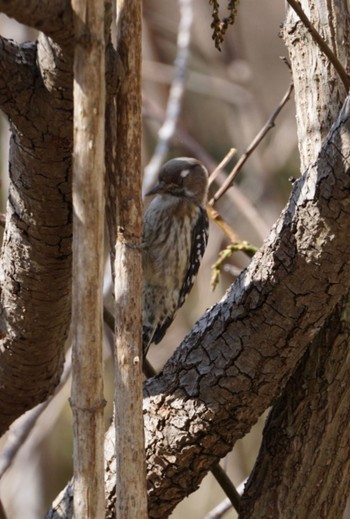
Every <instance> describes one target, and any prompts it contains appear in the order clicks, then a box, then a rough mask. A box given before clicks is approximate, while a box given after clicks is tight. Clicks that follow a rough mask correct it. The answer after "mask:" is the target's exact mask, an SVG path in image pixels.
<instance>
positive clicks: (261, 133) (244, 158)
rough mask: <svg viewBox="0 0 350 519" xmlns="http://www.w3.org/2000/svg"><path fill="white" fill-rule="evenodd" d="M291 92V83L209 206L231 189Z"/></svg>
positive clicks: (273, 124) (272, 125)
mask: <svg viewBox="0 0 350 519" xmlns="http://www.w3.org/2000/svg"><path fill="white" fill-rule="evenodd" d="M292 92H293V83H291V84H290V85H289V87H288V89H287V91H286V93H285V94H284V96H283V98H282V99H281V101H280V103H279V105H278V106H277V108H276V110H274V112H273V113H272V114H271V115H270V117H269V119H268V121H267V122H266V123H265V124H264V126H263V127H262V128H261V130H260V131H259V133H258V134H257V135H256V136H255V138H254V139H253V141H252V142H251V144H250V145H249V146H248V148H247V149H246V151H245V152H244V153H243V155H242V156H241V157H240V158H239V160H238V162H237V163H236V165H235V166H234V168H233V169H232V171H231V173H230V174H229V176H228V177H227V179H226V180H225V182H224V183H223V185H222V186H220V188H219V189H218V190H217V192H216V193H215V195H214V196H213V198H212V199H211V200H210V201H209V205H210V206H214V205H215V203H216V202H217V201H218V200H219V199H220V198H221V197H222V196H223V195H224V194H225V193H226V191H227V190H228V189H229V188H230V187H231V185H232V184H233V181H234V179H235V178H236V176H237V175H238V173H239V172H240V170H241V169H242V167H243V166H244V164H245V162H246V161H247V160H248V158H249V157H250V155H251V154H252V153H253V151H254V150H255V148H256V147H257V146H258V145H259V144H260V142H261V141H262V140H263V138H264V137H265V135H266V134H267V133H268V131H269V130H271V129H272V128H274V126H275V120H276V117H277V116H278V114H279V113H280V111H281V110H282V108H283V107H284V105H285V104H286V103H287V102H288V101H289V99H290V96H291V94H292Z"/></svg>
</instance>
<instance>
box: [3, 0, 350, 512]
mask: <svg viewBox="0 0 350 519" xmlns="http://www.w3.org/2000/svg"><path fill="white" fill-rule="evenodd" d="M37 3H38V2H31V6H33V5H34V4H37ZM15 4H16V5H18V4H19V2H13V4H11V2H8V1H4V0H2V1H1V0H0V9H1V10H3V11H4V12H6V9H10V8H9V6H10V5H15ZM58 4H59V2H52V6H57V5H58ZM327 4H329V5H334V6H336V7H338V8H339V5H340V4H339V3H338V5H336V2H332V1H331V2H327ZM312 5H314V4H312ZM21 7H22V9H21V20H22V21H25V20H24V16H25V11H26V9H25V8H24V6H23V4H22V5H21ZM9 14H11V13H9ZM12 15H14V16H15V15H16V13H12ZM16 16H17V15H16ZM18 16H19V15H18ZM50 20H52V18H50ZM26 21H27V23H28V24H29V25H31V22H30V14H28V18H27V19H26ZM50 23H53V22H50ZM327 23H328V22H327ZM33 25H34V26H35V23H33ZM44 30H45V28H44ZM295 30H296V31H297V30H301V27H300V25H298V24H297V25H296V26H295ZM50 31H51V29H50ZM303 34H304V33H303ZM345 35H346V33H345ZM333 38H334V36H333ZM299 40H300V36H299V35H297V36H296V37H295V45H298V44H299ZM305 41H306V43H304V45H302V46H301V47H300V49H301V52H303V49H304V51H305V49H306V47H307V50H308V46H309V45H311V43H310V42H309V41H308V40H305ZM344 41H345V40H344ZM347 41H349V39H347ZM58 42H59V38H55V41H52V40H50V39H48V38H47V37H44V36H41V37H40V39H39V42H38V44H37V45H34V44H33V45H32V44H26V45H22V46H17V45H15V44H13V43H11V42H8V41H6V40H0V72H1V74H0V105H1V107H2V109H3V110H4V111H5V112H6V113H7V114H8V115H9V116H10V117H11V120H12V134H13V136H12V142H11V158H10V161H11V164H10V176H11V186H10V195H9V206H8V221H7V227H6V233H5V240H4V244H3V248H2V256H1V262H2V265H1V266H2V272H3V280H2V295H1V298H2V299H1V305H2V306H1V323H0V324H1V330H2V334H3V338H2V345H1V349H0V355H1V358H0V365H1V370H0V416H1V427H2V429H1V430H2V431H3V430H5V429H6V428H7V427H8V426H9V424H10V423H11V421H12V420H13V419H14V418H15V417H16V416H18V415H19V414H21V413H22V412H23V411H24V410H25V409H27V408H29V407H31V406H32V405H34V404H35V403H37V402H39V401H40V400H42V399H44V398H45V397H46V396H47V394H49V393H50V392H52V390H53V388H54V386H55V384H56V383H57V381H58V378H59V371H60V367H61V364H62V360H63V343H64V340H65V337H66V335H67V329H68V323H69V317H70V284H71V205H70V196H71V191H70V170H71V142H72V121H71V116H72V92H71V84H72V72H71V71H72V58H71V52H70V49H68V48H65V47H64V46H62V45H63V44H62V43H60V44H59V43H58ZM335 45H336V44H335ZM346 45H347V44H345V45H344V47H345V48H346ZM340 52H343V51H342V50H339V53H340ZM348 55H349V54H347V56H348ZM293 59H294V58H293V56H292V61H293ZM320 59H321V60H322V59H323V58H322V57H321V58H320ZM316 63H317V64H319V61H318V60H316ZM325 64H326V67H330V65H329V64H328V63H325ZM300 77H302V72H300ZM311 81H313V79H312V78H310V82H311ZM322 84H324V81H322ZM338 95H339V97H335V99H333V98H328V100H327V103H328V104H332V106H334V109H333V108H332V114H331V115H330V116H329V121H333V120H335V123H334V125H333V127H332V129H331V130H330V133H329V134H328V136H327V137H326V139H325V140H324V141H323V138H324V136H325V134H326V133H327V132H328V128H329V123H327V124H328V126H327V125H325V124H324V120H325V119H324V118H322V117H321V119H320V121H319V123H318V124H319V126H320V127H321V130H322V137H320V138H317V140H318V143H319V144H318V150H317V152H316V154H315V155H313V156H312V158H311V157H309V156H308V153H309V152H308V151H306V152H305V153H302V164H303V169H304V166H305V167H306V165H308V166H309V167H308V169H307V171H306V172H305V174H304V175H303V177H302V178H300V179H299V180H298V181H297V182H295V184H294V186H293V190H292V194H291V197H290V201H289V203H288V205H287V207H286V209H285V210H284V211H283V212H282V215H281V217H280V218H279V220H278V221H277V223H276V224H275V226H274V227H273V229H272V231H271V234H270V236H269V238H268V239H267V240H266V241H265V243H264V245H263V247H262V248H261V250H260V251H259V252H258V253H257V254H256V256H255V257H254V259H253V260H252V262H251V264H250V266H249V267H248V269H246V270H245V271H244V272H243V273H242V274H241V276H240V277H239V279H238V280H237V282H236V283H235V284H234V285H233V286H232V287H231V288H230V289H229V290H228V292H227V294H226V296H225V297H224V298H223V299H222V301H221V302H219V303H218V304H217V305H215V306H214V307H213V308H211V309H210V310H209V311H208V312H207V313H206V314H205V315H204V316H203V318H202V319H200V320H199V321H198V322H197V324H196V325H195V327H194V329H193V330H192V332H191V333H190V334H189V335H188V336H187V338H186V339H185V341H184V342H183V344H182V346H181V347H180V348H179V349H178V350H177V352H176V353H175V355H174V356H173V357H172V358H171V359H170V360H169V362H168V363H167V364H166V366H165V368H164V369H163V371H162V373H160V374H159V375H158V376H157V377H155V378H153V379H151V380H149V381H148V382H147V383H146V384H145V388H144V391H145V393H144V420H145V431H146V462H147V477H148V492H149V516H150V517H154V518H156V517H158V518H165V517H167V516H168V515H169V513H170V512H171V511H172V509H173V508H174V507H175V506H176V504H177V503H178V502H179V501H181V499H183V497H185V496H186V495H188V494H189V493H190V492H192V491H193V490H195V489H196V488H197V487H198V485H199V483H200V481H201V480H202V478H203V477H204V475H205V474H206V473H207V472H208V470H209V469H210V467H211V466H212V465H214V464H215V463H217V461H218V460H219V459H220V458H221V457H223V456H224V455H225V454H226V453H227V452H228V451H229V450H231V448H232V446H233V444H234V442H235V441H236V439H238V438H239V437H241V436H243V435H244V434H245V433H246V432H247V431H248V430H249V429H250V427H251V426H252V424H253V423H254V422H255V421H256V420H257V418H258V417H259V416H260V414H261V413H262V412H263V411H264V410H265V409H266V408H267V407H268V406H269V405H271V404H272V403H273V402H274V401H275V400H276V397H277V396H278V395H279V394H280V393H281V392H282V391H283V388H284V387H285V385H286V383H287V382H288V380H289V379H290V377H291V375H293V373H294V372H295V369H296V367H297V366H298V365H299V363H300V361H301V360H302V359H306V357H304V355H305V354H306V351H307V349H308V348H309V346H310V344H314V342H313V341H316V340H317V338H318V337H319V338H320V339H321V338H322V337H323V338H324V339H323V342H324V343H325V346H324V347H325V348H326V347H329V343H328V341H329V340H330V341H333V339H334V338H333V336H332V335H331V336H330V337H329V335H327V334H326V333H324V326H325V325H326V322H327V318H328V317H329V316H330V315H331V314H332V313H333V312H335V311H336V308H337V305H338V304H339V303H340V302H341V301H342V299H343V297H344V296H345V295H346V294H347V293H348V291H349V284H350V277H349V274H350V272H349V270H350V262H349V259H350V243H349V239H348V236H349V226H350V221H349V212H350V199H349V189H350V178H349V166H350V160H349V150H350V100H349V99H346V101H345V104H344V108H343V110H342V111H341V113H340V114H339V115H338V113H339V107H340V105H341V104H342V100H343V98H344V93H340V94H338V93H337V94H336V96H338ZM335 101H336V103H335V104H334V102H335ZM317 106H318V104H317ZM318 113H319V112H318V111H317V114H318ZM313 114H314V112H312V111H311V112H310V117H311V115H313ZM299 119H300V117H299V116H298V122H299ZM327 120H328V119H327ZM312 138H313V133H312V131H311V123H310V128H309V129H308V130H307V131H303V132H302V133H300V139H308V140H310V139H312ZM321 142H323V145H322V148H321V149H320V144H321ZM304 157H307V159H306V160H304ZM308 159H310V160H308ZM53 230H54V231H53ZM342 315H344V313H343V314H342ZM33 323H34V324H35V326H33ZM341 326H343V328H341V330H343V331H344V333H346V334H347V328H346V326H347V325H345V324H344V322H343V321H342V324H341ZM323 333H324V334H323ZM322 334H323V335H322ZM338 340H339V339H338ZM326 343H327V345H326ZM335 343H336V341H335ZM337 344H338V343H337ZM342 344H343V343H342ZM344 344H345V343H344ZM342 349H344V348H342V347H340V348H332V352H333V351H339V350H342ZM313 351H315V348H314V347H313V348H312V349H311V350H310V355H312V352H313ZM317 351H318V350H317V349H316V352H317ZM322 358H323V357H322ZM340 365H341V364H338V363H336V364H335V366H340ZM312 366H313V369H312ZM317 366H319V365H318V364H316V363H315V360H314V358H313V360H312V365H311V372H315V370H316V372H317V371H318V372H321V370H320V369H319V368H318V367H317ZM322 366H323V367H322V369H323V370H324V373H328V371H327V369H328V368H327V365H326V363H324V364H323V365H322ZM344 369H345V368H344ZM307 373H310V371H309V372H307V371H305V372H304V371H303V376H305V374H306V375H307ZM333 373H334V374H336V371H334V372H333ZM341 373H342V375H341V377H343V373H344V371H343V370H341ZM308 380H309V378H308ZM327 380H328V375H326V376H325V379H324V383H325V384H327ZM341 380H342V379H341ZM334 381H336V376H335V377H334ZM320 383H321V385H320ZM290 384H293V379H292V380H291V381H290ZM340 386H341V384H340ZM294 387H295V386H292V388H294ZM324 387H325V386H322V381H320V380H316V381H314V382H312V383H311V385H310V392H309V393H310V394H311V393H315V394H316V395H318V393H319V392H320V393H321V395H322V397H323V398H324V399H325V398H326V395H325V390H324V389H323V388H324ZM327 387H329V386H327ZM293 391H294V392H296V389H293ZM295 402H297V399H296V400H293V405H294V403H295ZM323 402H325V400H323ZM329 402H330V403H331V405H330V406H328V405H327V406H326V408H327V412H329V413H330V414H329V415H327V416H340V417H346V412H345V410H344V409H343V410H341V409H340V408H339V411H338V410H336V409H335V408H333V411H334V414H331V409H332V405H333V403H334V399H333V397H332V398H330V400H329ZM316 409H317V410H318V409H319V408H318V407H316ZM338 413H339V414H338ZM294 414H295V413H294ZM272 416H276V415H272ZM293 416H294V415H293ZM303 416H304V418H305V415H303ZM281 418H283V416H282V417H281ZM321 418H322V417H321ZM278 419H279V420H280V418H278ZM342 419H343V418H341V420H340V422H339V423H342ZM281 423H282V422H281ZM322 423H323V424H324V425H327V428H328V429H329V425H328V422H327V424H325V422H324V421H323V422H322ZM294 426H295V427H297V424H294ZM312 427H313V423H311V422H310V424H309V429H310V430H312ZM322 427H323V426H322ZM306 429H308V428H307V427H306ZM314 430H316V428H315V429H314ZM324 430H326V429H325V428H324ZM329 430H330V429H329ZM282 433H283V434H285V433H284V431H282ZM306 433H307V431H305V437H307V436H306ZM284 438H285V436H284ZM339 438H340V439H341V448H343V443H342V442H343V439H344V436H339ZM332 449H333V447H332ZM332 452H334V451H333V450H331V451H330V453H332ZM343 452H344V453H345V454H346V451H345V448H344V451H343ZM105 454H106V474H105V476H106V497H107V510H106V517H113V516H114V514H115V470H116V459H115V443H114V427H112V428H111V429H110V430H109V431H108V433H107V436H106V443H105ZM320 454H322V453H321V452H320ZM308 459H309V458H308ZM330 459H331V462H332V461H333V460H332V458H331V457H329V458H328V460H330ZM287 461H289V460H287ZM337 461H339V460H337ZM308 463H309V461H308ZM309 466H311V464H310V463H309ZM320 466H321V465H320ZM338 466H339V467H340V466H341V465H338ZM305 467H307V464H306V465H305ZM343 467H344V465H343ZM330 474H333V468H332V471H330ZM340 476H341V475H340V474H339V471H338V472H337V475H336V478H337V481H340ZM283 488H284V487H282V489H283ZM325 488H326V487H325ZM293 492H294V490H293ZM294 495H297V494H294ZM328 499H331V496H329V495H328ZM47 517H50V518H55V519H58V518H60V519H62V518H63V517H67V518H68V517H72V487H71V485H68V487H67V488H66V489H65V491H63V492H62V493H61V494H60V496H58V498H57V500H56V502H55V504H54V506H53V508H52V509H51V510H50V512H49V513H48V514H47Z"/></svg>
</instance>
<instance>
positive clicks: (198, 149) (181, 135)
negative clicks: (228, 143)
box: [143, 97, 269, 241]
mask: <svg viewBox="0 0 350 519" xmlns="http://www.w3.org/2000/svg"><path fill="white" fill-rule="evenodd" d="M143 102H144V114H145V116H147V115H148V116H150V117H152V118H153V119H156V120H162V119H163V111H162V110H161V109H160V108H159V107H158V106H157V105H156V104H155V103H153V102H152V101H151V100H150V99H149V98H145V97H144V98H143ZM175 136H176V137H177V138H178V139H179V140H180V141H181V143H182V145H184V146H185V147H186V148H187V149H188V150H189V151H190V152H191V154H192V155H193V156H194V157H198V158H199V160H201V161H202V162H203V164H205V165H206V166H207V167H208V169H209V170H215V169H216V166H217V163H216V161H215V160H214V158H213V157H212V156H211V155H210V154H209V153H208V152H207V150H206V149H204V148H203V146H201V145H200V144H199V143H198V142H197V141H196V140H195V139H194V138H193V137H192V136H191V135H190V134H189V133H188V132H187V131H186V130H185V129H184V128H181V127H180V126H178V127H177V128H176V130H175ZM217 178H218V180H219V182H222V183H223V182H224V180H225V178H226V177H224V174H223V173H222V172H221V171H219V172H218V176H217ZM227 196H228V197H229V199H230V201H231V202H232V204H233V205H235V206H237V207H239V208H240V211H241V212H242V214H243V215H244V216H245V217H246V218H247V220H248V221H249V223H250V224H251V226H252V227H253V229H254V230H255V231H256V232H257V233H258V235H259V236H260V237H261V238H262V239H264V238H265V236H266V234H267V232H268V230H269V226H268V225H267V224H266V223H265V222H264V221H263V219H262V216H261V215H259V214H258V213H257V210H256V209H255V207H254V206H253V205H252V203H251V201H250V200H249V199H248V198H247V197H246V196H245V195H244V193H242V192H241V191H239V188H236V187H235V186H233V188H232V189H231V190H230V191H228V193H227ZM207 210H208V212H209V216H210V217H211V218H212V220H213V221H215V223H216V224H218V225H219V227H221V229H222V231H223V232H224V233H225V234H226V236H227V237H228V238H229V240H230V241H240V240H239V237H238V235H237V234H236V233H235V232H234V231H233V229H232V228H231V227H230V226H229V224H227V222H225V221H224V219H223V217H222V216H221V215H220V214H219V212H218V211H217V210H216V209H215V210H214V209H213V208H210V207H209V206H207Z"/></svg>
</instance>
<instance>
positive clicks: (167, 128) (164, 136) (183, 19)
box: [143, 0, 193, 193]
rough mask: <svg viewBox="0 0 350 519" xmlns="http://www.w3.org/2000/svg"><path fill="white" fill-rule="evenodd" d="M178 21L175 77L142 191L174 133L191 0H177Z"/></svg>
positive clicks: (186, 54)
mask: <svg viewBox="0 0 350 519" xmlns="http://www.w3.org/2000/svg"><path fill="white" fill-rule="evenodd" d="M178 1H179V7H180V23H179V31H178V35H177V54H176V59H175V77H174V79H173V81H172V84H171V88H170V93H169V99H168V104H167V107H166V114H165V120H164V123H163V124H162V126H161V128H160V130H159V132H158V142H157V146H156V149H155V151H154V154H153V156H152V158H151V160H150V162H149V164H148V165H147V166H146V168H145V172H144V182H143V191H144V193H146V192H147V191H148V190H149V189H150V187H151V186H152V185H153V184H154V182H155V179H156V176H157V174H158V171H159V169H160V166H161V164H162V163H163V162H164V159H165V156H166V154H167V152H168V149H169V142H170V139H171V138H172V136H173V135H174V132H175V129H176V125H177V121H178V118H179V114H180V109H181V102H182V98H183V94H184V91H185V78H186V69H187V62H188V57H189V45H190V39H191V26H192V20H193V7H192V0H178Z"/></svg>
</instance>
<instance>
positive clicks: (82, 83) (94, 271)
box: [71, 0, 105, 519]
mask: <svg viewBox="0 0 350 519" xmlns="http://www.w3.org/2000/svg"><path fill="white" fill-rule="evenodd" d="M72 7H73V10H74V20H75V38H76V46H75V56H74V161H73V209H74V217H73V265H74V266H73V316H72V320H73V338H74V346H73V358H72V368H73V379H72V394H71V406H72V410H73V432H74V444H73V456H74V517H75V519H89V518H91V519H96V518H98V517H104V515H105V497H104V463H103V441H104V420H103V408H104V405H105V402H104V399H103V357H102V272H103V225H104V193H103V191H104V190H103V186H104V124H105V123H104V117H105V44H104V0H73V1H72Z"/></svg>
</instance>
